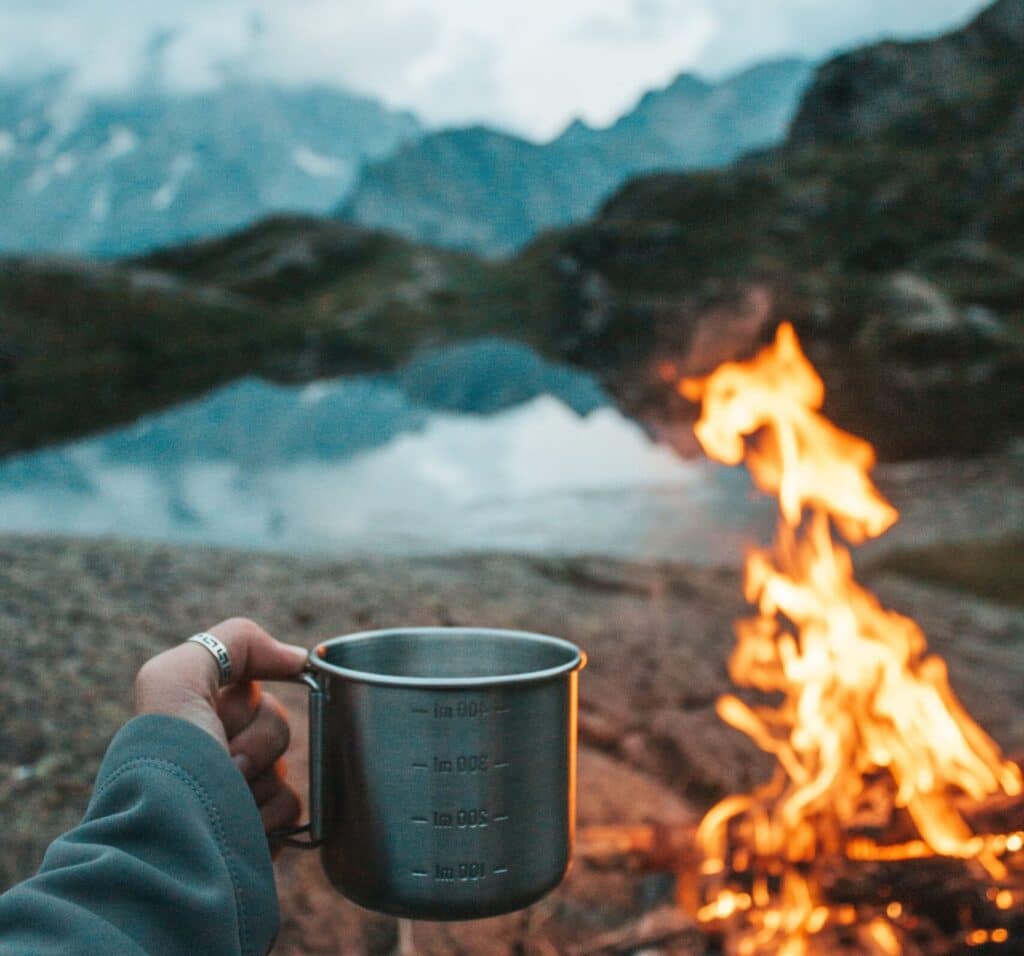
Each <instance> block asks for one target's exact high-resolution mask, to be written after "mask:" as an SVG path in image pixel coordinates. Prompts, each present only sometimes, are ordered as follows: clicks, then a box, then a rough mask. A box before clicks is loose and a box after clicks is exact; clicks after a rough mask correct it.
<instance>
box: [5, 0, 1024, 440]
mask: <svg viewBox="0 0 1024 956" xmlns="http://www.w3.org/2000/svg"><path fill="white" fill-rule="evenodd" d="M929 63H931V64H939V66H938V67H936V69H939V67H941V70H942V73H943V77H945V79H943V80H942V82H941V83H940V82H939V81H938V80H935V82H934V83H932V82H931V81H930V80H927V79H923V78H922V77H925V75H926V69H925V66H924V64H929ZM894 64H895V65H894ZM844 77H845V79H844ZM950 77H952V78H954V79H949V78H950ZM886 78H888V79H886ZM883 91H886V92H883ZM915 91H916V92H915ZM957 91H959V92H957ZM905 103H915V104H916V106H915V107H914V110H916V112H914V111H909V112H908V110H906V109H904V108H903V104H905ZM891 104H897V105H895V106H894V105H891ZM972 104H973V105H972ZM908 109H909V108H908ZM844 117H845V119H844ZM886 117H889V119H888V120H886ZM914 129H917V130H918V131H919V132H918V133H917V134H914V133H913V130H914ZM1022 143H1024V0H999V2H998V3H997V4H995V5H994V6H993V7H991V8H989V9H988V10H986V11H985V12H984V13H983V14H982V15H981V16H979V17H978V18H977V19H976V20H975V21H974V22H973V23H971V24H969V25H968V26H967V27H965V28H964V29H963V30H961V31H959V32H957V33H953V34H950V35H949V36H946V37H940V38H938V39H934V40H928V41H923V42H919V43H913V44H899V45H894V44H882V45H879V46H875V47H869V48H867V49H865V50H861V51H856V52H855V53H853V54H848V55H846V56H844V57H841V58H839V59H838V60H836V61H833V62H832V63H829V64H826V65H824V66H823V67H822V68H821V69H819V71H818V73H817V75H816V78H815V80H814V82H813V83H812V86H811V88H810V90H809V92H808V93H807V95H806V96H805V98H804V101H803V104H802V106H801V108H800V110H799V113H798V117H797V120H796V122H795V126H794V133H793V136H792V137H791V138H790V140H789V141H788V142H787V143H785V144H784V145H783V146H781V147H779V148H778V149H775V150H772V151H770V152H765V153H762V154H759V155H757V156H754V157H751V158H748V159H745V160H743V161H740V162H739V163H737V164H735V165H733V166H731V167H728V168H723V169H718V170H714V171H704V172H696V173H688V174H684V173H662V174H656V175H652V176H647V177H644V178H641V179H638V180H635V181H633V182H631V183H630V184H628V185H627V186H626V187H625V188H623V189H622V190H621V191H620V192H618V193H617V194H616V195H615V196H613V197H612V198H611V199H610V200H609V201H608V202H607V203H605V205H604V206H603V207H602V209H601V211H600V212H599V214H598V215H597V216H596V217H595V218H593V219H592V220H590V221H588V222H585V223H580V224H578V225H575V226H571V227H568V228H565V229H561V230H556V231H553V232H550V233H548V234H546V235H544V236H542V237H541V238H540V239H538V240H536V241H535V242H534V243H533V244H532V245H530V246H529V247H528V248H526V249H525V250H524V251H523V252H522V253H521V254H519V255H517V256H515V257H513V258H510V259H508V260H505V261H501V262H485V261H482V260H480V259H477V258H474V257H472V256H470V255H466V254H459V253H454V252H445V251H439V250H437V249H435V248H430V247H427V246H423V245H417V244H415V243H412V242H410V241H407V240H404V239H399V238H396V237H394V236H390V235H387V234H384V233H379V232H374V231H370V230H366V229H365V228H362V227H358V226H353V225H345V224H343V223H337V222H330V221H319V220H309V219H276V220H271V221H268V222H265V223H263V224H260V225H258V226H255V227H252V228H250V229H247V230H245V231H243V232H240V233H236V234H233V235H231V236H228V237H225V238H222V239H218V240H213V241H210V242H205V243H200V244H198V245H193V246H187V247H182V248H178V249H171V250H168V251H166V252H162V253H159V254H156V255H154V256H151V257H149V258H148V259H145V260H141V261H136V262H133V263H129V264H126V265H120V266H103V267H96V266H92V265H83V264H71V263H66V262H44V263H40V262H26V261H8V262H6V263H4V264H2V266H0V319H2V321H0V447H2V449H3V450H5V451H10V450H14V449H16V448H24V447H29V446H32V445H38V444H41V443H43V442H45V441H49V440H52V439H54V438H57V437H69V436H72V435H75V434H81V433H83V432H85V431H88V430H91V429H94V428H97V427H101V426H105V425H109V424H112V423H114V422H118V421H127V420H130V419H131V418H133V417H134V416H135V415H137V414H138V413H139V412H140V411H143V410H147V409H153V408H158V407H161V405H164V404H167V403H168V402H170V401H172V400H174V399H176V398H181V397H184V396H186V395H188V394H195V393H196V392H199V391H201V390H204V389H206V388H209V387H210V386H212V385H213V384H215V383H219V382H223V381H227V380H229V379H231V378H234V377H237V376H239V375H240V374H242V373H243V372H256V373H259V374H264V375H270V376H272V377H277V378H281V379H286V380H302V379H309V378H313V377H322V376H324V375H328V374H336V373H343V372H346V371H350V370H356V369H380V368H390V367H393V366H394V365H395V364H396V363H398V362H400V361H401V360H403V359H404V358H406V357H408V356H409V355H410V354H412V353H414V352H415V351H417V350H418V349H421V348H423V347H426V346H434V345H439V344H443V343H446V342H450V341H453V340H457V339H466V338H473V337H480V336H486V335H500V336H503V337H506V338H519V339H520V340H522V341H525V342H526V343H527V344H529V345H531V346H533V347H534V348H535V349H536V350H537V351H539V352H541V353H542V354H544V355H545V356H547V357H548V358H553V359H557V360H559V361H568V362H570V363H574V364H576V365H579V366H582V367H585V368H587V369H589V370H591V371H594V372H596V373H597V375H598V377H599V379H600V380H601V382H602V383H603V384H604V385H605V386H606V387H607V389H608V391H609V392H610V393H611V394H612V395H613V396H614V397H615V398H616V399H617V400H618V401H619V403H620V404H621V405H622V406H623V407H624V408H625V409H626V410H628V411H629V412H630V413H632V414H634V415H636V416H637V417H639V418H640V419H641V420H642V421H644V422H645V423H646V424H647V425H649V426H650V427H651V428H652V429H653V430H655V431H657V432H659V433H661V434H664V435H665V436H666V437H668V438H670V439H672V440H675V441H677V442H678V443H679V444H680V445H682V444H683V442H684V440H685V436H688V435H689V427H688V423H689V422H690V421H692V418H693V415H694V411H695V409H694V408H693V407H692V406H690V405H688V404H686V403H684V402H683V401H682V399H680V398H678V396H677V395H676V392H675V389H674V382H675V380H676V378H677V377H678V376H679V375H680V374H687V373H699V372H703V371H706V370H708V369H709V368H710V367H711V366H713V365H714V364H715V363H717V362H718V361H721V360H723V359H726V358H730V357H734V356H738V355H742V354H747V353H749V352H750V351H751V350H752V349H754V348H755V347H756V346H757V345H758V344H759V343H760V342H762V341H764V340H765V339H766V338H768V337H769V336H770V335H771V334H772V330H773V328H774V326H775V325H776V324H777V322H778V321H779V320H780V319H784V318H786V319H791V320H792V321H794V322H795V323H796V325H797V327H798V330H799V332H800V335H801V337H802V339H803V340H804V342H805V343H806V345H807V348H808V351H809V353H810V355H811V358H812V359H813V360H814V361H815V363H816V364H817V365H818V366H819V367H820V368H821V369H822V371H823V374H824V377H825V380H826V384H827V385H828V388H829V405H828V408H827V411H828V412H829V413H830V414H831V415H833V416H834V417H835V419H836V420H837V421H838V422H839V423H840V424H841V425H843V426H844V427H847V428H850V429H852V430H855V431H857V432H859V433H861V434H864V435H865V436H867V437H868V438H869V439H870V440H871V441H873V442H875V443H876V444H877V445H878V446H879V448H880V450H881V452H882V454H883V456H885V457H887V458H910V457H921V456H934V455H944V454H948V453H958V454H968V453H973V452H977V451H979V450H981V449H984V448H987V447H992V446H994V445H998V444H1000V443H1002V442H1004V441H1006V440H1007V439H1009V438H1011V437H1013V436H1020V435H1022V434H1024V173H1022V170H1024V161H1022V160H1024V151H1022Z"/></svg>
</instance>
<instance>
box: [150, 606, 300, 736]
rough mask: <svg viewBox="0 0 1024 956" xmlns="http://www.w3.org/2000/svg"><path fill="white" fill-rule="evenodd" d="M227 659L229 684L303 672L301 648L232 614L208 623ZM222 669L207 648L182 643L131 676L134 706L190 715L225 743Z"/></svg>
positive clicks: (174, 715)
mask: <svg viewBox="0 0 1024 956" xmlns="http://www.w3.org/2000/svg"><path fill="white" fill-rule="evenodd" d="M209 633H210V634H212V635H213V636H214V637H216V638H218V639H219V640H220V641H221V642H222V643H223V644H224V646H225V648H226V649H227V652H228V656H229V658H230V660H231V679H230V681H229V683H231V684H243V683H246V682H248V681H253V680H260V679H264V680H287V679H288V678H289V677H294V676H296V675H298V674H300V673H301V672H302V669H303V667H305V664H306V660H307V656H308V655H307V652H306V649H305V648H302V647H298V646H296V645H293V644H283V643H281V642H280V641H276V640H274V638H272V637H271V636H270V635H269V634H268V633H267V632H266V631H264V630H263V628H261V627H260V626H259V625H258V624H254V623H253V622H252V621H249V620H247V619H245V618H231V619H230V620H227V621H223V622H221V623H220V624H218V625H216V626H215V627H212V628H210V630H209ZM219 689H220V668H219V666H218V664H217V661H216V660H215V659H214V657H213V655H212V654H211V653H210V651H208V650H207V649H206V648H205V647H201V646H200V645H198V644H194V643H183V644H178V645H177V646H175V647H172V648H171V649H170V650H167V651H164V652H163V653H162V654H158V655H157V656H156V657H154V658H152V659H151V660H149V661H147V662H146V663H145V664H144V665H143V667H142V669H141V670H140V671H139V673H138V676H137V677H136V678H135V711H136V713H138V714H168V715H170V716H172V717H181V718H183V719H185V720H189V721H191V722H192V723H194V724H196V725H197V726H199V727H201V728H202V729H203V730H205V731H207V732H208V733H210V734H211V735H212V736H213V737H215V738H216V739H217V740H218V741H219V742H220V743H221V744H223V745H224V747H225V748H226V747H227V735H226V733H225V731H224V726H223V724H222V723H221V720H220V718H219V716H218V715H217V709H216V708H217V695H218V691H219Z"/></svg>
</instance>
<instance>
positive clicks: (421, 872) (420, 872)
mask: <svg viewBox="0 0 1024 956" xmlns="http://www.w3.org/2000/svg"><path fill="white" fill-rule="evenodd" d="M412 875H413V876H420V877H423V876H430V874H429V873H428V872H427V871H426V870H413V871H412Z"/></svg>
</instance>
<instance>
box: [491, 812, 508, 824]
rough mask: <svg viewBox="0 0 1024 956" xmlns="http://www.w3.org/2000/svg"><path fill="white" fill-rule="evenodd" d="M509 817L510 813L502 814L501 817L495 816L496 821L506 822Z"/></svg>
mask: <svg viewBox="0 0 1024 956" xmlns="http://www.w3.org/2000/svg"><path fill="white" fill-rule="evenodd" d="M507 819H508V815H507V814H502V815H501V816H500V817H495V818H494V822H495V823H504V822H505V821H506V820H507Z"/></svg>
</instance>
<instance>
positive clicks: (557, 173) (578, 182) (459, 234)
mask: <svg viewBox="0 0 1024 956" xmlns="http://www.w3.org/2000/svg"><path fill="white" fill-rule="evenodd" d="M811 70H812V67H811V65H810V64H809V63H806V62H804V61H802V60H781V61H778V62H772V63H764V64H761V65H759V66H756V67H753V68H752V69H749V70H746V71H744V72H742V73H739V74H737V75H736V76H732V77H730V78H728V79H726V80H724V81H722V82H720V83H717V84H711V83H707V82H705V81H703V80H701V79H698V78H697V77H695V76H693V75H691V74H688V73H684V74H682V75H681V76H679V77H678V78H677V79H676V80H675V81H674V82H673V83H672V84H670V85H669V86H668V87H666V88H665V89H663V90H657V91H653V92H650V93H648V94H646V95H645V96H644V97H643V99H641V100H640V102H639V103H638V104H637V106H636V107H635V108H634V109H633V110H632V111H631V112H629V113H627V114H626V115H625V116H623V117H622V118H621V119H619V120H618V121H617V122H616V123H614V124H613V125H612V126H610V127H608V128H607V129H593V128H591V127H589V126H586V125H585V124H583V123H581V122H576V123H574V124H573V125H572V126H570V127H569V128H568V129H567V130H566V131H565V132H564V133H563V134H562V135H561V136H560V137H558V138H557V139H555V140H554V141H552V142H550V143H545V144H543V145H540V144H537V143H531V142H528V141H527V140H524V139H519V138H517V137H515V136H509V135H507V134H504V133H498V132H495V131H493V130H489V129H486V128H483V127H473V128H470V129H454V130H445V131H443V132H439V133H433V134H430V135H427V136H424V137H423V138H422V139H419V140H417V141H415V142H412V143H409V144H408V145H406V146H405V147H403V148H402V149H401V150H399V151H398V152H397V153H396V154H395V155H394V156H390V157H386V158H384V159H381V160H379V161H377V162H374V163H370V164H369V165H368V166H367V167H366V168H365V169H364V170H363V173H362V175H361V176H360V178H359V181H358V183H357V185H356V187H355V189H354V190H353V192H352V194H351V196H349V197H348V199H347V200H346V202H345V204H344V207H343V209H342V212H341V215H342V217H343V218H345V219H348V220H351V221H354V222H359V223H363V224H364V225H368V226H373V227H376V228H382V229H389V230H392V231H394V232H397V233H400V234H401V235H404V236H407V237H408V238H410V239H415V240H418V241H420V242H428V243H433V244H435V245H440V246H448V247H452V248H456V249H466V250H473V251H476V252H480V253H483V254H485V255H495V254H504V253H508V252H511V251H512V250H514V249H516V248H518V247H519V246H522V245H523V244H524V243H526V242H527V241H529V240H530V239H532V238H533V237H534V236H535V235H536V234H537V233H539V232H541V231H543V230H544V229H548V228H551V227H553V226H564V225H567V224H568V223H572V222H579V221H580V220H582V219H585V218H587V217H588V216H590V215H592V214H593V213H594V211H595V210H596V209H597V207H598V205H599V203H600V202H601V201H602V200H603V199H605V198H607V196H608V195H609V194H610V193H612V192H613V191H614V190H615V189H617V188H618V187H619V186H621V185H622V184H623V183H624V182H625V181H626V180H627V179H629V178H630V177H631V176H635V175H637V174H638V173H641V172H647V171H650V170H655V169H694V168H699V167H708V166H719V165H722V164H724V163H727V162H730V161H731V160H733V159H735V158H736V157H737V156H738V155H740V154H741V153H744V152H747V151H749V150H751V149H757V148H761V147H765V146H768V145H771V144H774V143H777V142H778V141H779V140H780V139H782V137H783V136H784V135H785V131H786V127H787V125H788V124H789V121H790V119H791V118H792V115H793V111H794V109H795V108H796V105H797V102H798V100H799V96H800V94H801V92H802V91H803V90H804V88H805V86H806V84H807V81H808V80H809V79H810V75H811Z"/></svg>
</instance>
